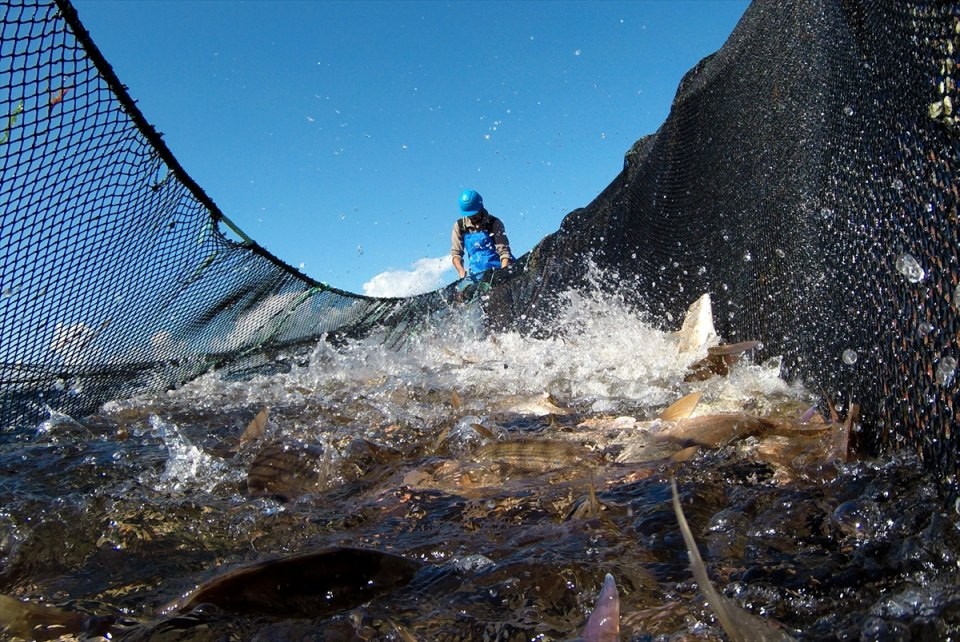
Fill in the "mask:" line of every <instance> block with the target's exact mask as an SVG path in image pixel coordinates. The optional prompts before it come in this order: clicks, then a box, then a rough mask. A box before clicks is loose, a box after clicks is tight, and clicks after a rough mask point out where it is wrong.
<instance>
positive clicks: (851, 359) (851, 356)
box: [842, 348, 857, 366]
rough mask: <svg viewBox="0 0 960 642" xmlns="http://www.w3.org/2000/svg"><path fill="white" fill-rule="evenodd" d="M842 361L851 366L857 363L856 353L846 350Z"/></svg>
mask: <svg viewBox="0 0 960 642" xmlns="http://www.w3.org/2000/svg"><path fill="white" fill-rule="evenodd" d="M842 359H843V362H844V363H845V364H847V365H848V366H852V365H853V364H855V363H856V362H857V351H856V350H851V349H849V348H847V349H846V350H844V351H843V355H842Z"/></svg>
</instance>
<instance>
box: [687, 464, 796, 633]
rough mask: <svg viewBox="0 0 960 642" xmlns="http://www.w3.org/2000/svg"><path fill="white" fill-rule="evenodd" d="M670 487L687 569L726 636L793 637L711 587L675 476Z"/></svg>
mask: <svg viewBox="0 0 960 642" xmlns="http://www.w3.org/2000/svg"><path fill="white" fill-rule="evenodd" d="M670 489H671V491H672V493H673V512H674V513H675V514H676V516H677V523H678V524H679V525H680V533H681V535H683V543H684V544H685V545H686V547H687V556H688V557H689V558H690V569H691V570H692V571H693V577H694V579H696V580H697V586H699V587H700V590H701V591H702V592H703V594H704V596H705V597H706V598H707V603H708V604H709V605H710V608H711V609H712V610H713V612H714V613H715V614H716V616H717V620H719V621H720V626H722V627H723V630H724V632H725V633H726V634H727V637H729V638H730V640H731V641H732V642H789V641H791V640H793V639H794V638H792V637H791V636H789V635H787V633H786V632H784V631H783V630H781V629H777V628H774V626H773V625H771V623H770V622H768V621H767V620H763V619H761V618H758V617H757V616H755V615H753V614H752V613H750V612H749V611H746V610H745V609H743V608H741V607H740V606H738V605H737V604H735V603H734V602H733V601H732V600H729V599H727V598H726V597H724V596H723V595H720V593H719V592H718V591H717V590H716V589H715V588H714V587H713V584H712V583H711V582H710V577H709V576H708V575H707V566H706V564H704V563H703V558H702V557H700V550H699V549H698V548H697V543H696V540H694V538H693V532H692V531H691V530H690V525H689V524H688V523H687V518H686V517H685V516H684V514H683V507H682V506H681V505H680V494H679V492H678V491H677V480H676V479H675V478H673V477H671V478H670Z"/></svg>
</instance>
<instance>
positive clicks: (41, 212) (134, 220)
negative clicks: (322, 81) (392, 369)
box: [0, 0, 442, 426]
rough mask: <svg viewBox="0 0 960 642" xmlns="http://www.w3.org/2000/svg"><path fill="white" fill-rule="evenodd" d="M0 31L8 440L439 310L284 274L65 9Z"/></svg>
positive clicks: (7, 23)
mask: <svg viewBox="0 0 960 642" xmlns="http://www.w3.org/2000/svg"><path fill="white" fill-rule="evenodd" d="M0 17H2V26H0V29H2V33H0V87H2V92H0V101H2V102H0V127H2V132H0V164H2V165H0V172H2V183H0V200H2V202H3V204H4V209H3V212H2V216H3V219H2V227H0V256H2V257H3V264H2V266H0V288H2V298H0V333H2V334H0V336H2V347H0V361H2V366H0V386H2V400H0V403H2V407H0V419H2V421H3V425H4V426H12V425H17V424H19V423H21V422H23V421H32V420H33V419H34V418H35V417H36V416H37V414H38V412H39V413H43V412H45V411H46V409H47V408H50V409H54V410H57V411H60V412H66V413H71V414H74V413H85V412H90V411H92V410H94V409H95V408H96V407H97V406H98V405H99V404H101V403H102V402H103V401H105V400H107V399H110V398H114V397H120V396H125V395H129V394H132V393H135V392H138V391H145V390H158V389H159V390H162V389H164V388H165V387H169V386H174V385H177V384H178V383H182V382H184V381H186V380H189V379H190V378H192V377H195V376H196V375H198V374H200V373H202V372H205V371H208V370H210V369H211V368H224V369H226V370H229V369H230V368H234V369H235V370H249V369H251V368H253V369H256V368H258V367H280V365H282V362H283V357H284V354H283V351H284V349H291V348H292V347H295V346H297V345H303V344H305V343H307V342H311V341H315V340H316V338H317V337H321V336H328V337H329V336H332V335H336V336H338V337H342V336H350V335H352V334H363V333H365V332H367V331H368V330H369V329H370V328H372V327H374V326H377V325H380V324H384V325H385V326H388V327H392V328H397V329H402V328H404V327H406V325H407V324H409V323H412V322H413V321H414V319H413V318H412V317H410V315H411V314H414V313H416V314H421V313H423V311H424V310H427V311H429V310H430V309H432V308H431V305H432V302H434V301H438V298H437V297H436V296H432V297H424V301H423V304H422V305H420V306H419V307H418V306H416V305H411V304H410V302H409V301H407V302H404V301H400V300H396V299H374V298H367V297H363V296H358V295H355V294H350V293H347V292H342V291H340V290H337V289H334V288H330V287H327V286H326V285H324V284H321V283H318V282H316V281H314V280H312V279H310V278H308V277H306V276H305V275H303V274H301V273H300V272H298V271H297V270H295V269H293V268H291V267H290V266H288V265H285V264H284V263H282V262H281V261H279V260H278V259H276V258H275V257H273V256H272V255H271V254H270V253H268V252H267V251H266V250H264V249H263V248H261V247H260V246H258V245H257V244H256V243H255V242H253V241H252V240H251V239H249V238H248V237H246V236H245V235H244V234H243V233H242V231H240V230H238V229H237V228H236V226H234V225H233V224H232V223H231V222H230V221H229V220H228V219H227V218H226V217H224V216H223V214H222V213H221V212H220V210H219V209H217V206H216V205H215V204H214V203H213V202H212V201H211V200H210V198H208V197H207V195H206V194H204V192H203V191H202V190H201V189H200V187H199V186H197V185H196V184H195V183H194V182H193V181H192V180H191V179H190V177H189V176H188V175H187V173H186V172H185V171H184V170H183V168H182V167H181V166H180V165H179V164H178V163H177V161H176V159H175V158H174V157H173V156H172V154H171V153H170V151H169V150H168V148H167V147H166V146H165V145H164V143H163V141H162V140H161V138H160V136H159V135H158V134H157V133H156V131H155V130H154V129H153V128H152V127H151V126H150V125H149V124H148V123H147V121H146V120H145V118H144V116H143V115H142V114H141V113H140V112H139V111H138V109H137V107H136V106H135V104H134V102H133V100H132V99H131V98H130V96H129V95H128V94H127V93H126V91H125V89H124V87H123V85H122V84H121V82H120V81H119V80H118V79H117V78H116V76H115V75H114V73H113V72H112V70H111V68H110V66H109V65H108V64H107V63H106V61H105V60H104V59H103V58H102V56H101V55H100V53H99V52H98V50H97V49H96V48H95V46H94V45H93V43H92V42H91V41H90V38H89V35H88V34H87V33H86V32H85V31H84V29H83V27H82V25H81V24H80V23H79V22H78V18H77V14H76V12H75V11H74V9H73V8H72V7H71V6H70V4H69V3H67V2H57V3H48V2H32V1H30V0H24V1H20V0H13V1H12V2H7V3H4V4H3V6H2V7H0ZM230 232H233V234H234V235H235V236H236V237H237V240H231V239H230V238H228V236H227V235H228V234H229V233H230ZM401 307H404V308H405V310H406V312H404V311H401V310H400V308H401ZM433 307H436V306H435V305H434V306H433ZM441 307H442V306H441Z"/></svg>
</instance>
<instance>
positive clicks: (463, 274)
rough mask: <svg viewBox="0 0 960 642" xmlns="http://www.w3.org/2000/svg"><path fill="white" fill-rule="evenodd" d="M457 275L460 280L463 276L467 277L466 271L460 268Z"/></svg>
mask: <svg viewBox="0 0 960 642" xmlns="http://www.w3.org/2000/svg"><path fill="white" fill-rule="evenodd" d="M457 274H459V275H460V278H461V279H462V278H464V277H465V276H467V271H466V270H464V269H462V268H461V269H458V270H457Z"/></svg>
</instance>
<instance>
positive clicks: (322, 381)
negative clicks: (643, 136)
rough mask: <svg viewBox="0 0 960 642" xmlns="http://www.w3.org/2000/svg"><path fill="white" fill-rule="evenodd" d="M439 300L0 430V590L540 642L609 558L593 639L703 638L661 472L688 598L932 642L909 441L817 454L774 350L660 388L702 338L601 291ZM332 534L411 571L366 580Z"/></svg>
mask: <svg viewBox="0 0 960 642" xmlns="http://www.w3.org/2000/svg"><path fill="white" fill-rule="evenodd" d="M453 314H455V315H461V316H458V317H457V318H450V319H448V321H449V322H450V323H449V325H443V326H442V327H439V326H438V327H437V328H436V329H435V330H433V331H432V332H428V333H426V334H424V335H423V336H420V337H416V338H414V339H412V340H410V341H409V342H408V343H407V344H406V346H405V347H404V348H403V349H402V350H401V351H399V352H397V351H391V350H388V349H385V348H383V347H382V346H380V345H379V344H377V343H376V342H375V341H370V342H366V343H363V342H361V343H353V344H348V345H346V346H341V347H339V348H335V347H333V346H331V345H329V344H327V343H320V344H318V345H317V346H316V347H315V348H314V349H313V351H312V353H311V354H309V355H308V356H307V357H302V356H294V355H288V356H287V358H286V359H285V362H286V363H288V364H291V365H290V368H289V371H288V372H284V373H281V374H274V375H271V376H263V377H258V378H254V379H252V380H248V381H225V380H223V379H221V378H220V377H218V376H216V375H209V376H205V377H203V378H201V379H199V380H197V381H194V382H193V383H191V384H189V385H187V386H184V387H183V388H182V389H180V390H177V391H175V392H170V393H167V394H161V395H153V396H149V397H142V398H135V399H125V400H118V401H114V402H111V403H109V404H107V405H106V406H105V407H104V408H103V409H102V410H101V411H100V412H99V413H98V414H97V415H94V416H91V417H85V418H71V417H66V416H62V415H55V416H51V417H50V418H49V419H47V420H46V421H44V422H43V423H41V424H39V425H37V426H36V427H34V428H31V429H30V430H27V431H24V432H21V433H17V434H8V435H5V437H4V441H3V445H2V453H0V471H2V475H0V496H2V506H3V508H2V511H0V593H3V594H6V595H10V596H14V597H16V598H19V599H21V600H28V601H30V602H31V603H34V604H43V605H54V606H57V607H58V608H59V609H60V610H61V611H60V612H61V613H67V614H73V615H75V616H76V615H77V614H79V616H80V618H79V620H77V621H79V622H81V623H82V624H76V623H74V624H73V625H72V628H70V627H68V628H67V629H64V630H65V631H66V633H65V634H64V636H63V637H64V639H76V638H81V639H85V638H96V636H97V635H100V634H102V633H104V632H105V631H110V633H109V634H110V635H111V636H112V638H113V639H125V640H160V639H163V640H210V639H243V640H248V639H262V640H268V639H277V640H279V639H283V640H289V639H305V640H410V639H416V640H421V641H427V640H464V641H472V640H542V641H549V640H565V639H569V638H573V637H576V636H577V635H578V634H579V632H580V631H581V630H582V628H583V625H584V622H585V620H586V617H587V616H588V615H589V613H590V611H591V609H592V608H593V606H594V604H595V602H596V599H597V596H598V593H599V591H600V587H601V585H602V583H603V579H604V576H605V574H606V573H610V574H612V575H613V577H614V578H615V579H616V582H617V586H618V590H619V592H620V599H621V639H623V640H685V639H722V637H723V633H722V630H721V628H720V626H719V624H718V623H717V621H716V619H715V617H714V614H713V612H712V611H711V609H710V607H709V605H708V604H707V603H706V601H705V600H704V598H703V597H702V594H701V592H700V591H699V590H698V588H697V586H696V583H695V582H694V580H693V578H692V574H691V572H690V568H689V564H688V559H687V553H686V549H685V547H684V544H683V540H682V538H681V535H680V532H679V529H678V527H677V521H676V517H675V516H674V514H673V511H672V508H671V504H670V497H671V495H670V478H671V476H675V477H676V479H677V482H678V485H679V489H680V495H681V499H682V503H683V506H684V510H685V512H686V515H687V519H688V521H689V522H690V524H691V528H692V530H693V533H694V536H695V537H696V539H697V541H698V543H699V547H700V550H701V552H702V554H703V557H704V559H705V561H706V564H707V570H708V573H709V575H710V577H711V578H712V580H713V582H714V585H715V586H716V587H717V588H718V590H720V591H721V592H722V593H724V594H725V595H727V596H728V597H730V598H732V599H733V600H734V601H735V602H736V603H737V604H739V605H740V606H742V607H744V608H745V609H747V610H749V611H750V612H751V613H753V614H755V615H758V616H760V617H762V618H764V619H767V620H769V621H772V622H774V623H776V625H777V626H780V627H782V628H783V630H784V631H786V632H787V633H789V634H791V635H793V636H794V637H796V638H798V639H808V640H831V639H836V640H851V639H852V640H918V639H953V638H956V637H957V635H958V633H957V631H958V628H960V615H958V613H960V611H958V609H957V606H958V605H960V590H958V589H957V571H958V563H960V558H958V552H960V540H958V532H957V514H956V512H955V511H954V510H953V508H952V507H946V506H945V505H944V502H943V500H942V499H941V498H940V496H939V493H938V487H937V485H936V484H935V483H934V481H933V480H931V479H929V478H928V477H926V476H925V475H924V474H923V473H922V472H921V471H919V469H918V465H917V462H916V461H915V459H914V458H912V457H911V456H910V455H909V454H906V453H904V454H901V455H898V456H895V457H890V458H886V459H884V460H880V461H874V460H869V459H866V458H861V457H856V456H855V457H852V458H850V459H849V460H848V461H838V458H837V455H836V453H837V449H836V448H835V446H836V443H835V438H836V437H838V436H842V435H846V434H847V433H846V432H845V431H844V430H842V429H841V428H842V424H841V425H840V426H839V427H838V426H837V425H832V424H827V425H823V424H820V425H817V424H815V423H812V420H810V419H808V418H809V417H810V413H809V412H808V409H809V408H810V407H811V405H813V404H815V403H816V402H817V401H818V400H817V398H816V397H815V395H813V394H811V393H810V392H809V391H807V390H805V389H804V388H803V387H802V386H799V385H796V384H791V383H789V382H785V381H783V380H782V379H781V378H780V377H779V376H778V374H779V371H778V367H777V365H778V364H777V363H776V362H775V361H773V362H769V363H763V364H757V363H753V362H751V361H750V360H749V359H746V360H743V361H741V362H740V363H738V364H737V365H735V366H734V367H733V368H732V369H731V370H730V372H729V373H728V374H726V375H724V376H713V377H710V378H707V379H705V380H702V381H689V382H688V381H685V380H684V379H685V378H686V376H687V374H688V372H689V371H690V370H689V369H690V366H691V364H692V363H693V362H695V361H697V360H698V359H699V358H701V357H704V356H705V354H706V353H705V349H704V348H700V349H698V350H696V351H693V352H683V351H681V350H680V340H679V337H677V336H676V335H675V334H673V333H670V332H664V331H661V330H659V329H657V328H655V327H653V326H652V325H650V324H648V323H646V322H645V321H644V320H643V319H642V318H638V317H637V316H636V315H635V314H634V313H633V312H631V311H629V310H628V309H627V308H626V307H625V306H624V305H622V304H621V303H620V302H619V301H617V300H616V299H613V300H609V299H600V298H596V297H591V296H586V295H576V294H571V295H570V296H569V305H568V306H567V308H566V311H565V312H564V313H563V314H561V315H558V317H557V318H556V319H555V329H556V330H557V334H556V335H555V337H554V338H551V339H531V338H524V337H520V336H517V335H513V334H499V335H492V336H485V335H484V334H483V333H482V332H480V331H478V330H477V327H478V326H477V323H476V318H475V317H474V316H471V313H470V311H469V310H468V309H463V310H460V311H456V312H454V313H453ZM693 392H700V393H702V396H701V399H700V402H699V404H698V405H697V407H696V411H695V413H696V415H699V416H705V415H711V414H718V413H725V414H723V415H722V416H723V417H728V418H729V417H736V418H737V419H736V421H733V422H731V421H725V422H724V421H720V420H716V421H714V420H711V421H708V422H706V423H705V424H704V425H700V424H693V425H694V426H695V428H696V430H697V431H698V435H703V434H706V433H707V432H710V434H712V435H713V434H719V435H720V439H719V442H718V444H715V445H714V446H713V447H700V448H699V449H688V448H687V446H689V445H690V441H689V439H688V438H687V437H684V438H683V439H679V438H677V439H675V440H673V441H663V440H660V439H657V438H656V437H655V435H658V434H659V435H666V434H668V433H669V431H670V430H674V429H673V428H670V425H669V424H668V422H664V421H661V420H659V419H658V415H659V414H660V413H661V412H663V411H664V409H665V408H666V407H667V406H668V405H670V404H672V403H673V402H675V401H677V400H678V399H680V398H681V397H683V396H684V395H687V394H689V393H693ZM264 409H266V412H265V413H263V414H261V415H260V416H261V418H263V417H268V418H267V421H266V423H265V424H264V425H263V426H262V428H263V434H256V431H252V430H251V431H250V432H247V433H246V434H245V430H247V428H248V426H249V424H250V423H251V421H253V419H254V418H255V417H256V416H257V415H258V414H259V413H262V412H263V411H264ZM730 413H740V414H738V415H732V414H730ZM758 417H759V418H762V420H759V419H757V418H758ZM691 421H692V420H691ZM853 429H854V432H853V434H852V435H850V437H851V439H852V441H853V443H854V444H855V443H856V432H855V430H856V426H855V425H854V427H853ZM242 435H245V436H244V437H241V436H242ZM698 438H699V437H698ZM507 442H509V443H510V444H511V445H510V447H509V449H507V448H505V447H504V446H503V445H502V444H503V443H507ZM514 442H516V443H514ZM516 444H519V445H516ZM671 456H673V459H671V458H670V457H671ZM354 549H364V550H369V551H375V552H380V553H384V554H389V555H391V556H394V555H395V556H399V557H401V558H403V560H404V561H411V562H412V563H413V564H414V568H413V570H412V571H411V572H410V573H409V574H406V573H399V571H398V573H399V574H398V575H397V576H396V577H393V576H391V578H392V579H390V580H389V581H386V580H384V579H383V578H382V577H380V576H379V575H375V574H374V573H373V571H368V570H364V568H363V567H362V566H361V565H360V564H359V563H358V562H356V561H355V559H354V557H352V556H353V555H355V553H354V552H352V551H354ZM306 554H316V555H315V556H314V557H304V558H302V559H297V560H294V563H293V565H292V566H290V567H284V569H283V570H282V572H281V571H280V570H278V569H279V568H280V567H276V566H272V565H270V564H268V565H267V567H266V569H267V571H270V572H278V573H280V576H281V577H289V576H290V575H291V573H292V572H293V571H291V570H290V569H291V568H293V569H299V570H302V572H303V573H304V574H305V575H306V576H307V577H308V580H309V581H308V580H304V582H303V583H302V584H300V583H296V582H293V581H292V580H291V581H289V582H287V581H279V580H277V579H276V577H274V576H271V577H270V578H268V579H263V578H260V577H252V576H251V577H248V576H241V577H239V578H236V579H231V580H230V582H232V583H229V582H227V584H226V588H223V589H222V591H223V593H222V594H216V593H215V592H214V591H213V590H212V589H211V590H210V591H209V592H207V593H201V594H200V595H199V598H198V599H197V600H194V601H191V600H190V599H189V598H185V597H184V596H186V595H188V594H189V593H190V592H191V591H193V590H194V589H196V588H197V587H198V586H200V585H203V584H204V583H206V582H210V581H211V580H213V579H214V578H216V577H219V576H221V575H223V574H224V573H226V572H228V571H231V570H234V569H238V568H242V567H244V566H245V565H250V564H255V563H262V562H269V561H270V560H283V559H287V558H290V557H291V556H297V555H306ZM317 556H318V557H317ZM396 563H397V560H396V559H395V558H393V557H386V558H384V561H383V563H382V564H381V567H380V568H381V570H383V569H386V570H387V571H396V570H397V567H396ZM341 566H342V567H344V568H346V569H347V571H345V572H344V573H343V577H342V578H341V579H342V584H343V585H342V586H341V585H337V587H336V588H330V587H326V584H323V583H324V582H325V581H326V578H328V577H329V576H330V575H331V574H332V573H333V571H332V570H330V569H334V568H339V567H341ZM402 570H404V571H406V570H407V569H406V567H403V568H402ZM338 577H339V576H338ZM318 578H319V579H318ZM318 584H323V586H324V587H326V588H322V590H321V589H318V588H317V585H318ZM373 586H376V588H377V592H375V593H365V592H364V591H368V590H371V587H373ZM278 587H279V588H278ZM218 590H219V589H218ZM278 590H279V596H277V595H273V596H272V597H271V595H272V593H271V592H272V591H273V592H276V591H278ZM318 591H319V592H318ZM241 594H242V595H245V596H247V598H248V599H247V598H245V599H246V601H239V598H238V596H239V595H241ZM93 616H97V617H98V618H101V619H90V618H91V617H93ZM9 617H10V615H9V610H7V611H5V610H4V609H3V608H2V606H0V619H2V620H3V622H4V624H5V625H6V624H9ZM4 618H6V619H4ZM84 626H85V627H86V628H87V631H88V632H87V633H82V632H79V630H80V628H82V627H84ZM64 630H61V631H60V632H63V631H64ZM57 634H58V633H57V631H54V632H53V633H51V634H50V636H51V637H56V635H57ZM8 635H9V633H8Z"/></svg>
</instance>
